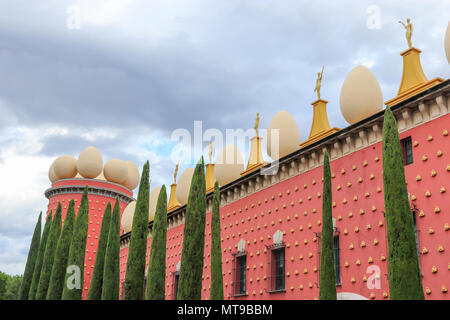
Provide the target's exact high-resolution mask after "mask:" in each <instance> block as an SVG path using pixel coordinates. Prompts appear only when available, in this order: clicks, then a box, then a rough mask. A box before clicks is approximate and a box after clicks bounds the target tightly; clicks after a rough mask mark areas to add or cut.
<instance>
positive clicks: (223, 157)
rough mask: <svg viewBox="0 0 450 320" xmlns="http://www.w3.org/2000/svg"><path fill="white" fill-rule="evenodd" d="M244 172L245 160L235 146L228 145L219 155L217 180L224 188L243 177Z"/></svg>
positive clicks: (216, 172) (216, 168)
mask: <svg viewBox="0 0 450 320" xmlns="http://www.w3.org/2000/svg"><path fill="white" fill-rule="evenodd" d="M243 171H244V158H243V157H242V154H241V153H240V151H239V150H238V148H237V147H236V146H235V145H233V144H227V145H226V146H225V147H224V148H223V149H222V150H221V151H220V152H219V154H218V155H217V157H216V165H215V176H216V180H217V181H218V182H219V184H220V185H221V186H224V185H226V184H228V183H230V182H232V181H234V180H236V179H238V178H240V176H241V172H243Z"/></svg>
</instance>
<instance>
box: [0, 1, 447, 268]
mask: <svg viewBox="0 0 450 320" xmlns="http://www.w3.org/2000/svg"><path fill="white" fill-rule="evenodd" d="M449 12H450V2H448V1H441V0H436V1H431V0H423V1H393V0H389V1H360V0H358V1H357V0H353V1H343V0H341V1H300V0H282V1H279V0H227V1H220V0H104V1H100V0H78V1H77V0H71V1H65V0H42V1H32V0H27V1H25V0H2V1H1V2H0V179H1V181H2V183H1V184H0V270H2V271H4V272H7V273H10V274H18V273H22V272H23V269H24V265H25V261H26V255H27V252H28V247H29V243H30V241H31V235H32V232H33V228H34V224H35V222H36V219H37V216H38V214H39V211H41V210H45V209H46V206H47V199H45V197H44V195H43V192H44V190H45V189H47V188H48V187H49V186H50V184H49V181H48V178H47V174H48V168H49V166H50V164H51V163H52V161H53V160H54V159H55V158H56V157H58V156H59V155H63V154H70V155H73V156H75V157H77V156H78V155H79V153H80V152H81V151H82V150H83V149H84V148H85V147H87V146H89V145H94V146H96V147H97V148H98V149H99V150H100V151H101V153H102V154H103V158H104V161H107V160H109V159H112V158H120V159H123V160H132V161H134V162H135V163H136V164H137V165H138V167H139V168H142V165H143V164H144V162H145V161H146V160H147V159H148V160H149V161H150V164H151V165H150V167H151V179H152V185H153V186H154V185H157V184H162V183H166V184H168V183H170V182H171V178H172V172H173V167H174V164H173V163H172V162H171V161H170V154H171V152H172V151H173V148H174V146H175V145H176V142H175V141H173V140H171V136H172V132H173V131H174V130H175V129H178V128H184V129H187V130H189V131H191V132H192V131H193V122H194V121H195V120H201V121H202V127H203V130H206V129H208V128H217V129H220V130H225V129H227V128H228V129H234V128H243V129H244V130H247V129H249V128H252V127H253V123H254V118H255V113H256V112H260V113H261V125H260V128H266V127H267V125H268V123H269V122H270V119H271V118H272V117H273V116H274V115H275V114H276V113H277V112H278V111H280V110H282V109H285V110H287V111H289V112H290V113H291V114H292V115H293V116H294V117H295V119H296V120H297V122H298V124H299V126H300V131H301V136H302V140H304V139H305V138H307V136H308V134H309V129H310V124H311V119H312V107H311V106H310V103H311V102H312V101H314V100H315V98H316V96H315V94H314V92H313V90H314V86H315V78H316V73H317V72H318V71H320V69H321V67H322V65H325V72H324V77H323V81H322V90H321V93H322V97H323V98H325V99H327V100H328V101H329V104H328V112H329V119H330V122H331V125H332V126H336V127H340V128H343V127H346V126H347V125H348V124H347V123H346V122H345V120H344V119H343V118H342V116H341V114H340V111H339V92H340V88H341V86H342V83H343V81H344V79H345V77H346V75H347V74H348V72H349V71H350V70H351V69H352V68H353V67H355V66H356V65H359V64H363V65H365V66H367V67H368V68H369V69H370V70H371V71H372V72H373V73H374V75H375V76H376V77H377V79H378V81H379V82H380V85H381V88H382V91H383V98H384V100H388V99H390V98H392V97H393V96H395V93H396V91H397V89H398V86H399V83H400V77H401V70H402V64H401V57H400V56H399V53H400V52H401V51H403V50H405V49H406V48H407V43H406V40H405V37H404V34H405V32H404V29H403V28H402V27H401V26H400V25H399V24H398V22H397V21H398V20H399V19H402V20H405V19H406V18H407V17H410V18H412V22H413V24H414V34H413V44H414V46H416V47H418V48H420V49H421V50H422V51H423V53H422V65H423V68H424V70H425V73H426V74H427V76H428V77H429V78H434V77H436V76H440V77H442V78H445V79H447V78H449V75H450V70H449V66H448V63H447V60H446V58H445V52H444V34H445V29H446V27H447V24H448V13H449ZM206 146H207V143H206V142H205V143H204V145H203V147H206ZM185 167H186V164H183V165H182V167H181V168H180V172H182V170H183V169H184V168H185Z"/></svg>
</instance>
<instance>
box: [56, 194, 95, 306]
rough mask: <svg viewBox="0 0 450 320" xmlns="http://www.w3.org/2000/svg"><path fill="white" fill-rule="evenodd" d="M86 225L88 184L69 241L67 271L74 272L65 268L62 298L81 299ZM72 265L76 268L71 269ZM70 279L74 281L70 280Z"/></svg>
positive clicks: (87, 219)
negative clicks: (70, 240)
mask: <svg viewBox="0 0 450 320" xmlns="http://www.w3.org/2000/svg"><path fill="white" fill-rule="evenodd" d="M88 227H89V199H88V186H86V187H85V188H84V192H83V196H82V198H81V203H80V208H79V209H78V214H77V219H76V222H75V228H74V230H73V236H72V242H71V243H70V249H69V258H68V259H67V267H68V268H69V267H70V268H71V269H70V270H69V271H75V272H74V273H73V274H72V273H67V271H68V269H66V276H65V279H64V289H63V293H62V300H81V297H82V294H83V285H84V258H85V253H86V242H87V232H88ZM73 266H74V267H75V268H76V269H72V268H73ZM78 271H79V274H78ZM74 277H75V278H74ZM72 279H73V280H75V281H71V280H72ZM69 281H70V283H69Z"/></svg>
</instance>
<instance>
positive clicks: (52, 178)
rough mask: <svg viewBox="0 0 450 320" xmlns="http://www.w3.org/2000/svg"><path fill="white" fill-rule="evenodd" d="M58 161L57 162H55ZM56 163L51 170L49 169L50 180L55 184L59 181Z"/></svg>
mask: <svg viewBox="0 0 450 320" xmlns="http://www.w3.org/2000/svg"><path fill="white" fill-rule="evenodd" d="M55 161H56V160H55ZM55 161H53V163H52V165H51V166H50V168H49V169H48V179H49V180H50V181H51V182H52V183H53V182H55V181H56V180H59V178H58V176H57V175H56V173H55V168H54V165H55Z"/></svg>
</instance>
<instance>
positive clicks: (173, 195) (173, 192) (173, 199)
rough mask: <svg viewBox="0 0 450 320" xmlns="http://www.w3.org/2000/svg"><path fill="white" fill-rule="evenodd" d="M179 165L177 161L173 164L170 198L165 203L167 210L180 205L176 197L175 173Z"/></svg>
mask: <svg viewBox="0 0 450 320" xmlns="http://www.w3.org/2000/svg"><path fill="white" fill-rule="evenodd" d="M179 165H180V162H179V161H178V163H177V165H176V166H175V172H174V174H173V183H172V184H171V185H170V198H169V203H168V204H167V211H172V210H175V209H177V208H179V207H181V205H180V203H179V202H178V199H177V174H178V166H179Z"/></svg>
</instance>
